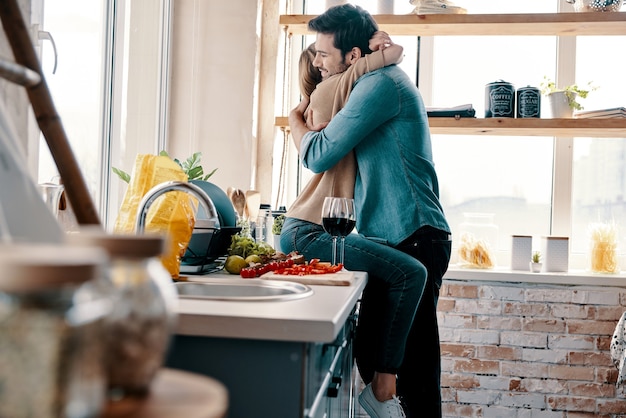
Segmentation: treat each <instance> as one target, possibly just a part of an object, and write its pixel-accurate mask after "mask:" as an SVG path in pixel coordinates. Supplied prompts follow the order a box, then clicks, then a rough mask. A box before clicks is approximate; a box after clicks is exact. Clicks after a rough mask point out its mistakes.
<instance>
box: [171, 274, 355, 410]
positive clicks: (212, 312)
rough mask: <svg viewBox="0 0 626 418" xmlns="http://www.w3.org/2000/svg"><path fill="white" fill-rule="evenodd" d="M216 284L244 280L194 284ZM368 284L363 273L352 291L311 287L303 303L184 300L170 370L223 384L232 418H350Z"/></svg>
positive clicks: (199, 278)
mask: <svg viewBox="0 0 626 418" xmlns="http://www.w3.org/2000/svg"><path fill="white" fill-rule="evenodd" d="M216 278H223V279H224V280H229V279H234V278H237V279H239V277H238V276H234V275H227V274H210V275H207V276H192V277H189V278H188V279H187V281H190V282H202V281H203V280H205V281H206V280H214V279H216ZM366 281H367V274H366V273H355V278H354V282H353V283H352V284H351V285H350V286H328V285H326V286H324V285H309V286H310V287H311V288H312V289H313V294H312V295H311V296H308V297H305V298H302V299H295V300H282V301H263V302H252V301H245V302H244V301H221V300H201V299H186V298H185V299H183V298H180V299H179V306H178V315H179V318H178V327H177V330H176V333H175V335H174V338H173V342H172V347H171V350H170V352H169V355H168V359H167V362H166V365H167V367H171V368H174V369H181V370H186V371H190V372H194V373H199V374H203V375H206V376H211V377H213V378H215V379H218V380H219V381H220V382H223V383H224V385H226V387H227V389H228V392H229V395H230V399H231V402H230V403H229V411H228V416H229V418H249V417H293V418H317V417H322V416H325V417H335V416H346V415H347V411H348V410H349V409H351V408H353V406H354V404H355V403H354V399H353V394H354V385H353V382H354V376H353V370H354V368H353V354H352V339H353V336H354V327H355V324H356V318H355V309H356V304H357V301H358V299H359V297H360V296H361V292H362V290H363V288H364V287H365V283H366ZM350 416H352V415H350Z"/></svg>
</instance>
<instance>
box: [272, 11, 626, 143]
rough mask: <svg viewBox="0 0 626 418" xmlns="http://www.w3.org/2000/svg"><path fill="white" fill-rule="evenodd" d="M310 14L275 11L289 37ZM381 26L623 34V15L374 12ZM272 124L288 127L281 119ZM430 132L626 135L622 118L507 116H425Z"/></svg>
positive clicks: (426, 32)
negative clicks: (526, 117)
mask: <svg viewBox="0 0 626 418" xmlns="http://www.w3.org/2000/svg"><path fill="white" fill-rule="evenodd" d="M313 17H314V16H312V15H281V16H280V18H279V22H280V25H281V27H284V28H285V32H286V33H287V34H289V35H303V34H307V33H309V32H308V30H307V22H308V21H309V20H310V19H311V18H313ZM374 19H375V20H376V22H377V23H378V24H379V27H380V29H381V30H384V31H386V32H388V33H389V34H390V35H414V36H450V35H454V36H470V35H471V36H480V35H484V36H494V35H504V36H515V35H518V36H539V35H541V36H547V35H554V36H577V35H581V36H582V35H594V36H610V35H626V13H624V12H614V13H608V12H607V13H541V14H465V15H460V14H454V15H452V14H450V15H445V14H442V15H415V14H408V15H374ZM275 125H276V126H278V127H281V128H288V126H289V124H288V120H287V118H286V117H277V118H276V119H275ZM429 125H430V130H431V133H433V134H447V135H501V136H556V137H574V136H579V137H580V136H583V137H584V136H592V137H618V138H622V137H624V136H625V135H626V119H600V120H590V119H534V118H528V119H512V118H489V119H479V118H477V119H473V118H461V119H453V118H429Z"/></svg>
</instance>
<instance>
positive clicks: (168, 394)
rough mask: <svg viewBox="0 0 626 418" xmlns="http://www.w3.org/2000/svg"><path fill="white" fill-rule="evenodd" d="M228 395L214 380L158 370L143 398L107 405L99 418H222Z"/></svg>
mask: <svg viewBox="0 0 626 418" xmlns="http://www.w3.org/2000/svg"><path fill="white" fill-rule="evenodd" d="M227 410H228V391H227V390H226V387H225V386H224V385H223V384H222V383H220V382H218V381H217V380H215V379H212V378H210V377H207V376H203V375H199V374H195V373H189V372H186V371H182V370H175V369H167V368H164V369H161V370H160V371H159V373H158V374H157V376H156V378H155V380H154V382H153V383H152V387H151V390H150V393H149V394H148V395H147V396H146V397H145V398H124V399H122V400H120V401H111V402H109V403H108V404H107V405H106V407H105V410H104V414H103V415H102V418H131V417H132V418H180V417H185V418H225V417H226V412H227Z"/></svg>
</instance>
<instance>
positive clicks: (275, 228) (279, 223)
mask: <svg viewBox="0 0 626 418" xmlns="http://www.w3.org/2000/svg"><path fill="white" fill-rule="evenodd" d="M283 223H285V215H283V214H280V215H278V216H276V217H275V218H274V224H273V225H272V234H274V249H275V250H276V251H281V249H280V233H281V232H282V230H283Z"/></svg>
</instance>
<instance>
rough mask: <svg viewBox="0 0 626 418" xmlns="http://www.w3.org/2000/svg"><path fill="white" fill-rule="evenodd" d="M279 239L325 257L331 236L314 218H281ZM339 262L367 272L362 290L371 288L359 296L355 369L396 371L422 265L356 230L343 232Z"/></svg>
mask: <svg viewBox="0 0 626 418" xmlns="http://www.w3.org/2000/svg"><path fill="white" fill-rule="evenodd" d="M280 245H281V248H282V250H283V251H284V252H291V251H298V252H299V253H300V254H302V255H304V257H305V258H306V259H307V260H309V259H311V258H319V259H321V260H323V261H326V260H330V259H331V253H332V238H331V237H330V235H328V234H327V233H326V232H324V229H323V228H322V226H321V225H317V224H314V223H310V222H306V221H301V220H298V219H294V218H287V219H286V220H285V223H284V225H283V229H282V232H281V235H280ZM345 267H346V268H347V269H348V270H356V271H366V272H367V273H368V284H367V286H366V290H365V292H364V294H365V293H366V292H368V289H369V288H374V287H375V288H376V294H375V295H373V297H372V298H365V296H364V297H363V300H362V302H361V308H360V313H359V323H358V325H357V333H356V339H355V356H356V360H357V365H358V366H359V369H360V370H361V367H362V366H363V372H362V373H361V375H362V377H363V379H364V380H365V381H366V382H369V381H371V379H372V376H373V373H374V371H377V372H380V373H392V374H398V373H399V372H400V370H401V366H402V364H403V360H404V354H405V346H406V343H407V338H408V335H409V331H410V329H411V325H412V323H413V317H414V316H415V312H416V310H417V307H418V304H419V302H420V299H421V297H422V293H423V291H424V287H425V285H426V274H427V273H426V267H424V265H423V264H422V263H421V262H420V261H418V260H417V259H416V258H414V257H412V256H411V255H408V254H405V253H403V252H402V251H398V250H397V249H394V248H392V247H390V246H387V245H384V244H380V243H377V242H374V241H372V240H369V239H367V238H364V237H363V236H360V235H357V234H350V235H348V236H347V237H346V241H345ZM370 300H371V302H370ZM370 303H371V305H370ZM418 378H419V377H418Z"/></svg>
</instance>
